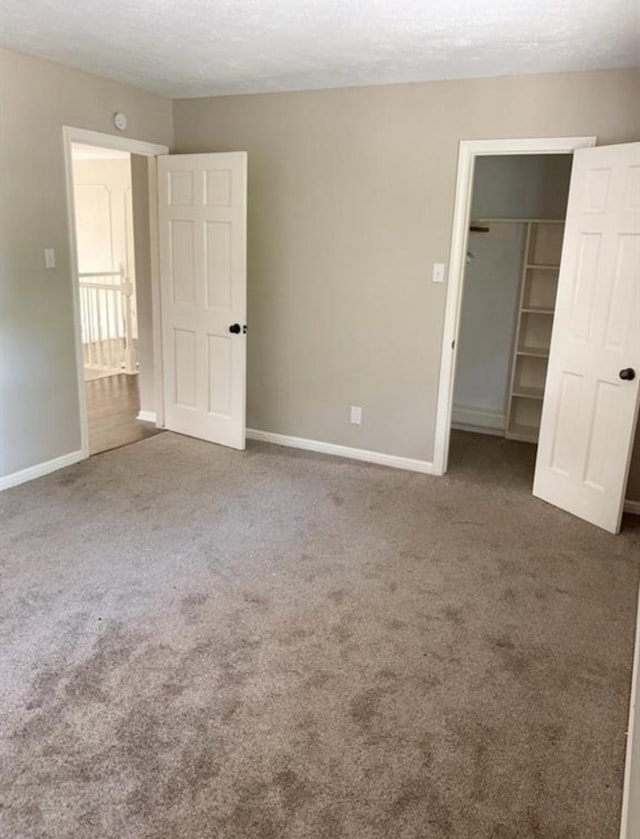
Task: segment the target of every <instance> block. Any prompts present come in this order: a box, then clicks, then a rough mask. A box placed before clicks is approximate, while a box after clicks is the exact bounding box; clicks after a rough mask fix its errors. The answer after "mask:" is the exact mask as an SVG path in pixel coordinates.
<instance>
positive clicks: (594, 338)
mask: <svg viewBox="0 0 640 839" xmlns="http://www.w3.org/2000/svg"><path fill="white" fill-rule="evenodd" d="M639 393H640V143H629V144H627V145H620V146H603V147H600V148H591V149H582V150H579V151H576V152H575V155H574V162H573V171H572V175H571V188H570V191H569V204H568V207H567V220H566V225H565V235H564V243H563V249H562V261H561V266H560V276H559V280H558V296H557V300H556V308H555V319H554V323H553V333H552V337H551V350H550V355H549V369H548V373H547V382H546V387H545V394H544V407H543V411H542V421H541V427H540V441H539V445H538V457H537V461H536V472H535V480H534V485H533V494H534V495H537V496H538V497H539V498H542V499H544V500H545V501H548V502H550V503H551V504H555V505H556V506H557V507H561V508H562V509H563V510H567V511H568V512H570V513H573V514H574V515H576V516H579V517H580V518H583V519H586V520H587V521H590V522H592V523H593V524H596V525H598V526H600V527H603V528H604V529H605V530H609V531H611V532H612V533H617V532H618V531H619V530H620V521H621V518H622V508H623V504H624V494H625V490H626V485H627V476H628V471H629V463H630V459H631V452H632V446H633V438H634V433H635V426H636V421H637V415H638V401H639Z"/></svg>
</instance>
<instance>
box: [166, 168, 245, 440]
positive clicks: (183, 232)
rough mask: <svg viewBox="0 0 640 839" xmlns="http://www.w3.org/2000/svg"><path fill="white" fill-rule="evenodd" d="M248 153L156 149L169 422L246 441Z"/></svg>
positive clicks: (175, 427)
mask: <svg viewBox="0 0 640 839" xmlns="http://www.w3.org/2000/svg"><path fill="white" fill-rule="evenodd" d="M246 227H247V155H246V153H245V152H233V153H229V154H181V155H162V156H160V157H158V235H159V242H160V289H161V291H160V294H161V299H160V304H161V309H162V357H163V380H164V402H165V412H164V416H165V426H166V427H167V428H168V429H171V430H172V431H178V432H180V433H181V434H190V435H191V436H193V437H200V438H201V439H203V440H209V441H211V442H212V443H221V444H222V445H225V446H232V447H233V448H236V449H244V447H245V425H246V423H245V401H246V383H245V379H246V340H247V339H246V335H245V332H246V311H247V294H246Z"/></svg>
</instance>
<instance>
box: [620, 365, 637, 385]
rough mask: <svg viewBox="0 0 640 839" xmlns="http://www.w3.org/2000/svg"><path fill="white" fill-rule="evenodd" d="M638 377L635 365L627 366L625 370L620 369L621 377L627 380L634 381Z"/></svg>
mask: <svg viewBox="0 0 640 839" xmlns="http://www.w3.org/2000/svg"><path fill="white" fill-rule="evenodd" d="M635 377H636V371H635V370H634V369H633V367H625V368H624V370H621V371H620V378H621V379H624V380H625V382H632V381H633V380H634V379H635Z"/></svg>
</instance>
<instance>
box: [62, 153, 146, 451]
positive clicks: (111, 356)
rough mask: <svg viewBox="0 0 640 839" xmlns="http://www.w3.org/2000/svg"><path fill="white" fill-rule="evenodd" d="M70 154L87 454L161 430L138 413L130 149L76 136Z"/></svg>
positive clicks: (139, 374)
mask: <svg viewBox="0 0 640 839" xmlns="http://www.w3.org/2000/svg"><path fill="white" fill-rule="evenodd" d="M71 157H72V162H73V187H74V189H73V193H74V211H75V233H76V236H75V238H76V248H77V253H76V258H77V265H78V287H79V295H80V321H81V323H80V325H81V331H82V351H83V376H84V381H85V397H86V402H87V417H88V426H89V428H88V431H89V453H90V454H99V453H101V452H104V451H108V450H109V449H113V448H118V447H119V446H123V445H126V444H127V443H133V442H135V441H137V440H141V439H144V438H145V437H148V436H151V435H153V434H156V433H158V431H159V429H157V428H156V427H155V424H153V423H150V422H148V421H146V420H145V419H144V418H143V417H142V416H141V415H140V409H141V405H140V390H141V388H140V379H141V378H143V377H146V376H147V375H148V370H147V368H146V365H144V366H143V368H142V369H141V367H140V359H139V344H140V341H139V337H140V329H139V319H138V302H137V296H138V295H137V293H136V291H137V289H136V234H135V229H134V227H135V226H137V225H134V203H133V198H132V193H133V173H132V156H131V154H130V153H129V152H126V151H121V150H118V149H108V148H100V147H98V146H90V145H83V144H80V143H73V144H72V146H71ZM139 233H140V231H139Z"/></svg>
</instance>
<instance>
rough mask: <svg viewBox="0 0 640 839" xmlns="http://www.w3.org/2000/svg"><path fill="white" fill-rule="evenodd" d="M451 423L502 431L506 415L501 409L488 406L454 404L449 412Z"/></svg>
mask: <svg viewBox="0 0 640 839" xmlns="http://www.w3.org/2000/svg"><path fill="white" fill-rule="evenodd" d="M451 421H452V424H455V425H460V426H466V427H467V428H469V427H471V428H483V429H487V430H489V429H491V430H493V431H500V432H502V433H504V429H505V425H506V417H505V415H504V412H503V411H492V410H491V409H489V408H476V407H474V406H473V405H454V406H453V409H452V413H451Z"/></svg>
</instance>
